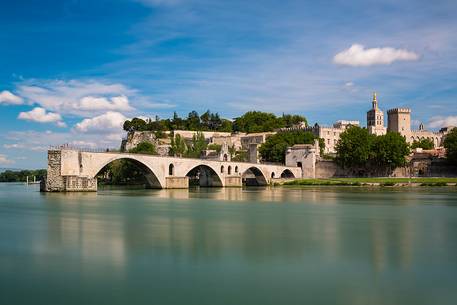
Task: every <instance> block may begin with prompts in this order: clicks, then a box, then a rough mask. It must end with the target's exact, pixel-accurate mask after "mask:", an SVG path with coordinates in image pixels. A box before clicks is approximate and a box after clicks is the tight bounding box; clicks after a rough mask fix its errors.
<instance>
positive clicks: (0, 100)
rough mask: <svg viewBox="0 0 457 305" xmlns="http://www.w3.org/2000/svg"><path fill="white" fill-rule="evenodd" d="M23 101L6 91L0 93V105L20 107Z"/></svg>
mask: <svg viewBox="0 0 457 305" xmlns="http://www.w3.org/2000/svg"><path fill="white" fill-rule="evenodd" d="M23 102H24V100H23V99H22V98H21V97H20V96H17V95H14V94H13V93H11V92H10V91H8V90H3V91H2V92H0V104H9V105H21V104H22V103H23Z"/></svg>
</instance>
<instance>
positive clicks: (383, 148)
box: [335, 126, 409, 170]
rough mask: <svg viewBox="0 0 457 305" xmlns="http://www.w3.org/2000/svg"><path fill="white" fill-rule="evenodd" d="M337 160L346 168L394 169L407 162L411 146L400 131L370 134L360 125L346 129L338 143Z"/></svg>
mask: <svg viewBox="0 0 457 305" xmlns="http://www.w3.org/2000/svg"><path fill="white" fill-rule="evenodd" d="M336 151H337V156H336V159H335V160H336V162H337V163H338V164H339V165H340V166H342V167H345V168H351V167H352V168H357V167H363V168H366V169H372V170H392V169H394V168H396V167H398V166H402V165H405V164H406V156H407V155H408V154H409V147H408V144H407V143H406V140H405V138H403V137H402V136H401V135H400V134H399V133H396V132H388V133H387V134H385V135H382V136H375V135H370V134H369V133H368V130H367V129H365V128H360V127H358V126H352V127H349V128H348V129H346V131H344V132H343V133H342V134H341V136H340V140H339V141H338V143H337V145H336Z"/></svg>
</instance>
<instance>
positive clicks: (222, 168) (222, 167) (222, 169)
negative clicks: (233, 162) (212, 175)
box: [221, 165, 224, 174]
mask: <svg viewBox="0 0 457 305" xmlns="http://www.w3.org/2000/svg"><path fill="white" fill-rule="evenodd" d="M223 173H224V165H222V166H221V174H223Z"/></svg>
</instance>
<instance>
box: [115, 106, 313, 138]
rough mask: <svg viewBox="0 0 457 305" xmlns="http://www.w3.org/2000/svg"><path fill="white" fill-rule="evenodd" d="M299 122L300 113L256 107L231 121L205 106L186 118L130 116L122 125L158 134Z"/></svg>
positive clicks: (252, 129) (264, 127)
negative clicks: (269, 111) (204, 110)
mask: <svg viewBox="0 0 457 305" xmlns="http://www.w3.org/2000/svg"><path fill="white" fill-rule="evenodd" d="M301 122H304V123H305V124H306V118H305V117H303V116H300V115H290V114H283V115H282V116H279V117H278V116H276V115H274V114H273V113H267V112H260V111H250V112H246V113H245V114H243V115H242V116H240V117H238V118H236V119H235V120H234V121H233V122H232V121H230V120H227V119H223V118H221V117H220V116H219V114H218V113H212V112H211V111H209V110H208V111H206V112H205V113H203V114H202V115H199V114H198V113H197V112H196V111H192V112H190V113H189V114H188V115H187V118H181V117H179V115H178V114H177V113H176V112H175V113H174V114H173V118H171V119H160V118H159V117H158V116H156V118H155V120H151V119H148V120H143V119H140V118H133V119H132V120H127V121H125V122H124V126H123V128H124V130H125V131H154V132H156V134H157V135H158V136H159V137H162V136H163V132H164V131H173V130H193V131H221V132H235V131H239V132H265V131H273V130H274V129H276V128H283V127H292V126H293V125H295V124H298V123H301Z"/></svg>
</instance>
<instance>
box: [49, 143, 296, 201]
mask: <svg viewBox="0 0 457 305" xmlns="http://www.w3.org/2000/svg"><path fill="white" fill-rule="evenodd" d="M120 159H129V160H132V161H133V162H134V163H135V164H136V165H138V168H140V169H141V170H142V172H143V173H144V175H145V177H146V179H147V182H148V186H149V187H151V188H170V189H171V188H188V187H189V179H198V182H199V185H200V186H208V187H211V186H218V187H240V186H242V185H243V183H245V184H248V185H267V184H269V183H270V182H271V181H272V179H275V178H281V177H282V178H294V177H296V178H299V177H301V176H302V169H301V168H300V167H290V166H282V165H269V164H258V163H246V162H233V161H210V160H204V159H190V158H177V157H161V156H152V155H143V154H131V153H116V152H84V151H78V150H72V149H58V150H49V151H48V174H47V178H46V181H45V183H44V184H43V185H42V190H43V191H49V192H52V191H56V192H59V191H96V190H97V175H98V174H99V173H100V172H102V169H104V167H105V166H107V165H108V164H110V163H111V162H113V161H115V160H120Z"/></svg>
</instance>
